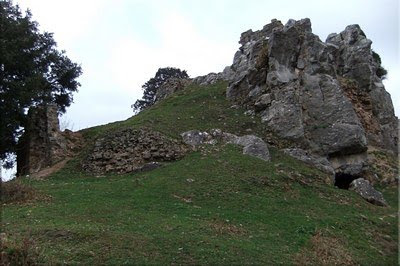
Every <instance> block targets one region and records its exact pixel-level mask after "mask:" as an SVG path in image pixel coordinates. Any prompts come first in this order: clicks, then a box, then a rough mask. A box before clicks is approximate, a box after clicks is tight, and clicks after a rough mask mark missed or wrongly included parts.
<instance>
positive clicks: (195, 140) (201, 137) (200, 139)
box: [181, 130, 211, 146]
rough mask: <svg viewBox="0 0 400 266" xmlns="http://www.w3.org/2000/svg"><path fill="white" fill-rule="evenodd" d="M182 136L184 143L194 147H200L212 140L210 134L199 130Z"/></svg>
mask: <svg viewBox="0 0 400 266" xmlns="http://www.w3.org/2000/svg"><path fill="white" fill-rule="evenodd" d="M181 136H182V139H183V142H184V143H186V144H188V145H192V146H198V145H201V144H204V143H206V142H208V141H210V140H211V136H210V134H208V133H207V132H201V131H199V130H190V131H187V132H184V133H182V134H181Z"/></svg>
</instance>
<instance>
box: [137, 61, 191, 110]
mask: <svg viewBox="0 0 400 266" xmlns="http://www.w3.org/2000/svg"><path fill="white" fill-rule="evenodd" d="M170 78H181V79H185V78H189V76H188V74H187V73H186V70H183V71H182V70H180V69H179V68H173V67H165V68H159V69H158V71H157V73H156V75H155V76H154V78H151V79H150V80H148V81H147V82H146V83H145V84H144V85H143V86H142V89H143V98H142V99H141V100H137V101H136V102H135V103H134V104H133V105H132V108H133V111H134V112H135V113H137V112H140V111H142V110H143V109H145V108H147V107H150V106H152V105H153V104H154V102H155V96H156V93H157V90H158V89H159V88H160V87H161V86H162V85H163V84H164V83H165V82H166V81H167V80H168V79H170Z"/></svg>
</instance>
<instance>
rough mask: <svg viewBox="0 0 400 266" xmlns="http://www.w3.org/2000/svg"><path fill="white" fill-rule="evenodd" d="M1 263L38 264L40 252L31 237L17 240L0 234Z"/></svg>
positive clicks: (6, 264) (5, 265) (6, 265)
mask: <svg viewBox="0 0 400 266" xmlns="http://www.w3.org/2000/svg"><path fill="white" fill-rule="evenodd" d="M0 265H4V266H8V265H38V252H37V249H36V248H35V245H34V242H33V240H32V239H30V238H29V237H26V238H24V239H23V240H22V241H20V242H17V241H13V240H10V239H8V237H7V235H6V234H5V233H1V234H0Z"/></svg>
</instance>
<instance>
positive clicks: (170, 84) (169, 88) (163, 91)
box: [155, 78, 190, 103]
mask: <svg viewBox="0 0 400 266" xmlns="http://www.w3.org/2000/svg"><path fill="white" fill-rule="evenodd" d="M189 84H190V80H189V79H181V78H170V79H168V80H167V81H165V82H164V84H163V85H161V86H160V88H158V90H157V93H156V100H155V102H156V103H157V102H159V101H161V100H163V99H165V98H167V97H169V96H170V95H171V94H173V93H175V92H177V91H180V90H183V89H184V88H185V87H186V86H188V85H189Z"/></svg>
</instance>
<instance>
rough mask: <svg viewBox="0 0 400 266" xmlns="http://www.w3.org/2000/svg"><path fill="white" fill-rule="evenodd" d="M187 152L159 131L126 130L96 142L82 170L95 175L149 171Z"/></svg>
mask: <svg viewBox="0 0 400 266" xmlns="http://www.w3.org/2000/svg"><path fill="white" fill-rule="evenodd" d="M187 151H188V149H187V147H186V146H185V145H184V144H183V143H179V142H177V141H175V140H172V139H169V138H168V137H166V136H164V135H162V134H161V133H158V132H156V131H151V130H148V129H124V130H120V131H116V132H112V133H111V134H109V135H106V136H104V137H101V138H99V139H97V140H96V142H95V143H94V147H93V149H92V151H91V152H90V153H89V154H88V156H87V157H86V159H84V161H83V163H82V168H83V169H84V170H85V171H87V172H90V173H95V174H102V173H119V174H122V173H130V172H137V171H146V170H151V169H153V168H156V167H158V166H160V164H159V162H163V161H173V160H177V159H180V158H182V157H183V156H184V154H185V153H186V152H187Z"/></svg>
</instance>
